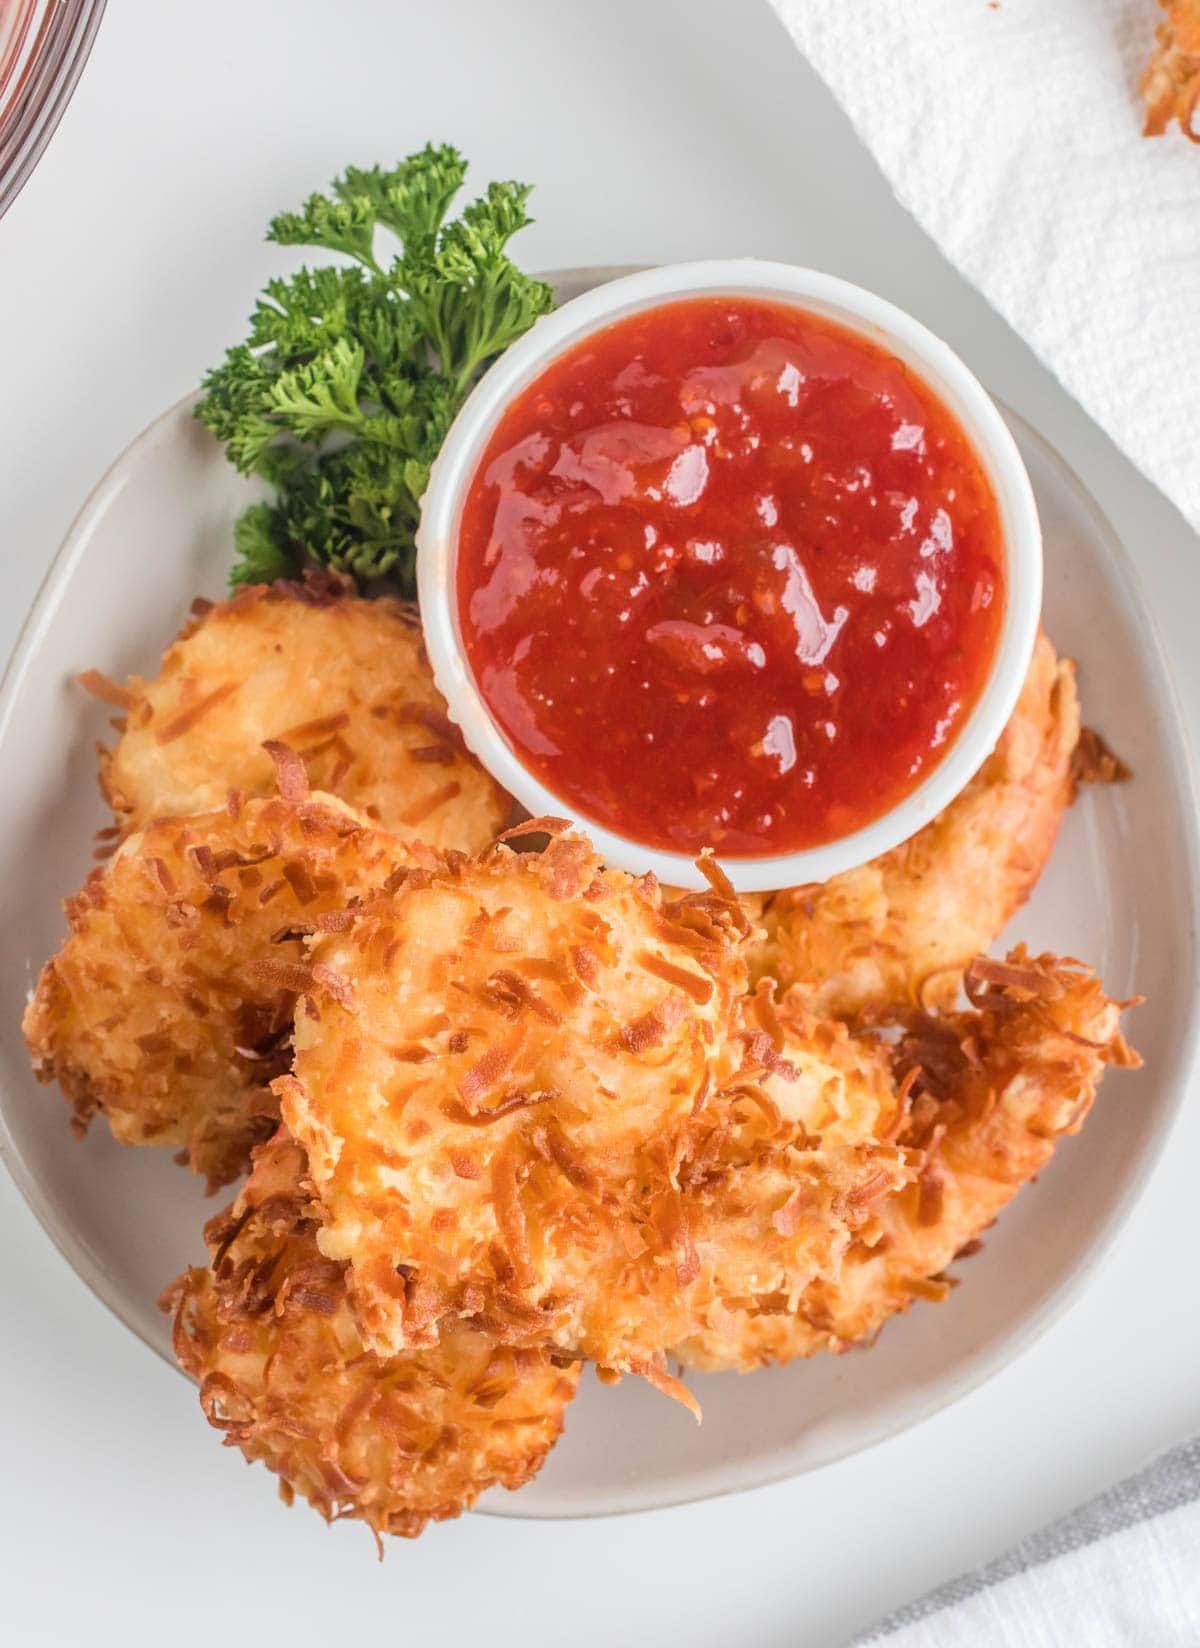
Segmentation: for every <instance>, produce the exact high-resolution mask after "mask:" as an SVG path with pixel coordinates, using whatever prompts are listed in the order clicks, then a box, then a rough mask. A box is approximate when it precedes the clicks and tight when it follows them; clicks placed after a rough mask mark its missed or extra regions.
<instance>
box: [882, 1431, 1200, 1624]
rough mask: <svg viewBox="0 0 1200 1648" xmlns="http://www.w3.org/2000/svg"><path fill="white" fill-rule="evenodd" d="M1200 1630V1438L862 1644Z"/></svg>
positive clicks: (947, 1588)
mask: <svg viewBox="0 0 1200 1648" xmlns="http://www.w3.org/2000/svg"><path fill="white" fill-rule="evenodd" d="M1198 1640H1200V1441H1196V1442H1191V1443H1188V1444H1186V1445H1185V1446H1184V1447H1182V1448H1176V1449H1174V1450H1173V1451H1172V1452H1171V1453H1167V1454H1164V1455H1163V1456H1162V1457H1161V1458H1160V1459H1157V1460H1155V1462H1154V1464H1153V1465H1151V1466H1149V1467H1148V1468H1147V1469H1146V1470H1144V1471H1142V1472H1141V1473H1140V1475H1138V1476H1133V1477H1130V1478H1129V1480H1128V1481H1127V1482H1121V1483H1119V1484H1118V1485H1117V1487H1115V1488H1110V1489H1109V1491H1108V1492H1107V1493H1105V1494H1101V1495H1100V1497H1099V1498H1098V1499H1093V1500H1092V1501H1091V1502H1090V1504H1087V1505H1084V1506H1083V1507H1082V1508H1081V1509H1080V1510H1078V1511H1076V1512H1075V1513H1074V1514H1073V1515H1072V1516H1068V1517H1064V1518H1063V1520H1062V1521H1061V1522H1055V1523H1053V1524H1051V1526H1050V1527H1048V1528H1043V1529H1042V1531H1041V1532H1040V1533H1037V1534H1034V1535H1033V1537H1032V1538H1031V1539H1027V1540H1025V1541H1024V1542H1023V1543H1022V1544H1020V1545H1018V1546H1016V1547H1015V1548H1014V1549H1013V1550H1011V1551H1010V1552H1009V1553H1008V1555H1007V1556H1003V1557H1001V1558H1000V1560H999V1561H998V1562H993V1563H991V1564H990V1565H989V1566H988V1567H987V1568H981V1569H980V1570H979V1572H978V1573H976V1574H967V1575H964V1577H963V1578H962V1579H956V1580H954V1581H952V1582H951V1584H949V1585H946V1586H943V1587H942V1589H941V1590H940V1591H935V1592H933V1593H932V1594H931V1595H930V1596H927V1597H924V1598H922V1600H921V1601H919V1602H914V1603H912V1604H911V1605H910V1606H909V1607H907V1608H903V1609H901V1611H900V1612H899V1613H898V1614H895V1615H894V1616H893V1617H892V1618H891V1619H889V1620H884V1621H883V1622H882V1624H880V1625H878V1626H876V1628H875V1629H874V1630H873V1631H869V1632H868V1633H867V1634H866V1635H865V1636H863V1637H859V1638H857V1639H856V1641H855V1644H854V1645H853V1648H867V1644H877V1645H878V1648H1063V1645H1066V1644H1079V1645H1081V1648H1192V1645H1193V1644H1195V1643H1196V1642H1197V1641H1198Z"/></svg>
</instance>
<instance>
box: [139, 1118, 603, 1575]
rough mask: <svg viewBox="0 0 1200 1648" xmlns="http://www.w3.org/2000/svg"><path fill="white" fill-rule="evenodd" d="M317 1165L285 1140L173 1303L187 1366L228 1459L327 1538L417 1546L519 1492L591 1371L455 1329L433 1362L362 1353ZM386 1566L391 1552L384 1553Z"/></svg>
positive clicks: (424, 1354) (427, 1355) (280, 1136)
mask: <svg viewBox="0 0 1200 1648" xmlns="http://www.w3.org/2000/svg"><path fill="white" fill-rule="evenodd" d="M316 1230H317V1223H316V1218H315V1216H314V1209H313V1206H312V1203H311V1200H310V1197H309V1195H308V1191H307V1185H306V1181H305V1161H304V1154H303V1152H302V1151H301V1150H300V1149H299V1147H298V1146H297V1145H296V1144H295V1143H294V1141H293V1140H292V1139H290V1138H289V1137H288V1135H287V1132H286V1130H285V1129H282V1128H281V1129H280V1130H279V1131H278V1132H277V1134H276V1135H275V1137H274V1138H273V1139H272V1140H271V1141H270V1143H269V1144H266V1145H263V1146H262V1147H261V1148H260V1149H259V1150H257V1151H256V1152H255V1159H254V1171H253V1173H252V1174H251V1176H250V1178H249V1180H248V1181H247V1183H246V1185H245V1187H244V1188H243V1190H242V1192H241V1194H240V1195H239V1197H238V1198H237V1201H236V1202H234V1204H233V1206H232V1207H231V1208H227V1209H226V1211H225V1212H224V1213H222V1214H219V1215H218V1216H217V1217H216V1218H215V1219H213V1220H211V1221H210V1222H209V1224H208V1226H207V1228H206V1230H205V1238H206V1240H207V1242H208V1246H209V1255H210V1257H209V1263H208V1265H207V1266H205V1267H204V1268H194V1269H192V1270H189V1271H187V1272H186V1273H185V1274H184V1275H183V1276H181V1277H180V1278H179V1280H178V1281H177V1282H175V1283H174V1284H173V1286H172V1287H171V1288H169V1289H168V1290H167V1292H166V1293H165V1294H164V1297H163V1308H164V1309H167V1310H170V1311H172V1313H173V1315H174V1322H175V1331H174V1343H175V1353H176V1356H177V1357H178V1359H179V1362H180V1364H181V1366H182V1367H183V1368H184V1370H185V1372H187V1373H189V1374H191V1376H192V1377H193V1378H194V1379H196V1380H197V1381H198V1382H199V1385H200V1404H201V1407H202V1408H203V1409H204V1413H205V1416H206V1417H207V1419H208V1421H209V1423H210V1424H212V1425H214V1426H216V1428H217V1429H218V1430H220V1431H223V1432H224V1440H225V1444H226V1446H229V1447H238V1448H240V1449H241V1450H242V1452H243V1453H244V1454H245V1456H246V1458H247V1459H248V1460H251V1461H253V1460H260V1461H261V1462H262V1463H263V1464H265V1465H266V1467H267V1469H268V1470H271V1471H274V1472H275V1474H276V1475H277V1476H278V1477H279V1490H280V1494H281V1495H282V1497H283V1499H284V1501H285V1502H286V1503H288V1504H290V1503H291V1502H292V1499H293V1497H294V1496H295V1495H296V1494H300V1495H301V1497H302V1498H304V1499H307V1500H308V1502H309V1504H311V1505H312V1506H313V1507H314V1508H315V1509H316V1510H317V1511H319V1512H320V1514H321V1515H322V1516H323V1517H324V1518H325V1520H326V1521H327V1522H332V1521H334V1520H337V1519H340V1518H342V1517H357V1518H359V1519H360V1520H361V1521H363V1522H365V1523H366V1524H367V1525H368V1526H369V1527H370V1528H371V1529H372V1530H373V1531H374V1533H375V1536H376V1539H377V1540H378V1538H379V1536H380V1535H382V1534H402V1535H404V1536H405V1537H407V1538H413V1537H415V1536H416V1535H417V1534H419V1533H420V1532H421V1531H422V1529H423V1528H424V1527H425V1526H426V1524H427V1523H429V1522H442V1521H445V1520H447V1519H448V1518H450V1517H455V1516H458V1515H459V1514H460V1513H461V1512H462V1511H465V1510H467V1509H469V1507H470V1506H471V1505H472V1504H473V1503H474V1502H475V1500H476V1499H477V1498H478V1497H479V1495H480V1494H481V1493H483V1492H484V1490H485V1489H487V1488H492V1487H505V1488H519V1487H521V1486H522V1485H523V1484H524V1483H526V1482H528V1481H529V1480H530V1478H531V1477H532V1476H534V1474H535V1473H536V1472H537V1470H538V1468H539V1467H540V1466H541V1464H542V1462H543V1460H544V1459H545V1457H546V1455H547V1454H548V1453H549V1451H550V1449H551V1447H553V1445H554V1443H555V1442H556V1441H557V1439H558V1436H559V1434H560V1432H561V1430H562V1424H563V1412H564V1410H565V1408H566V1405H567V1403H568V1402H569V1401H570V1400H571V1397H572V1396H573V1395H574V1393H575V1387H576V1385H577V1383H578V1379H579V1368H578V1366H577V1365H575V1366H569V1365H568V1366H560V1365H558V1364H557V1363H555V1362H554V1361H553V1360H552V1359H551V1358H550V1356H549V1355H548V1354H546V1353H545V1352H540V1351H535V1350H527V1349H526V1350H522V1349H513V1348H511V1347H507V1346H499V1345H497V1344H495V1343H494V1342H493V1341H492V1340H491V1339H489V1338H488V1337H487V1336H486V1335H485V1334H482V1333H479V1332H477V1331H475V1330H474V1329H472V1328H469V1327H467V1326H465V1325H463V1324H461V1323H455V1322H450V1323H447V1324H446V1325H445V1327H444V1329H443V1331H442V1334H441V1337H440V1339H439V1340H438V1342H437V1343H436V1344H435V1345H432V1346H431V1347H430V1348H429V1349H427V1350H422V1351H414V1352H410V1353H408V1354H406V1355H403V1356H396V1357H391V1358H389V1359H380V1358H379V1357H376V1356H372V1355H371V1353H370V1352H369V1351H368V1350H366V1349H365V1348H364V1346H363V1343H362V1339H361V1337H360V1335H359V1332H358V1327H357V1324H356V1322H355V1319H354V1315H353V1312H352V1311H351V1309H350V1302H349V1298H348V1296H347V1292H346V1267H345V1266H344V1265H342V1264H339V1263H337V1262H336V1261H335V1260H332V1259H326V1258H324V1257H323V1256H322V1254H321V1253H320V1251H319V1250H318V1247H317V1242H316ZM380 1550H381V1554H382V1546H381V1547H380Z"/></svg>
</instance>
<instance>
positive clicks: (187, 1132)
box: [24, 773, 410, 1190]
mask: <svg viewBox="0 0 1200 1648" xmlns="http://www.w3.org/2000/svg"><path fill="white" fill-rule="evenodd" d="M291 778H292V780H296V779H297V778H299V781H300V784H301V786H302V784H303V780H302V777H301V776H300V775H299V774H297V773H293V774H292V775H291ZM285 781H286V780H285ZM408 862H410V860H409V859H408V857H407V853H406V850H405V848H404V847H403V845H402V844H401V843H400V842H399V841H397V840H396V839H395V838H394V837H392V836H389V835H387V834H386V833H385V832H383V831H381V830H376V829H374V828H372V827H371V826H369V825H364V824H362V823H361V822H360V821H359V820H358V819H356V818H355V817H354V815H353V814H352V813H351V812H349V810H348V809H347V808H346V807H344V806H343V805H342V803H341V802H339V801H335V800H334V799H333V798H332V797H330V796H320V795H313V796H301V798H300V799H296V800H292V801H285V800H284V799H282V797H277V798H275V799H272V800H269V801H248V802H246V803H245V804H244V805H240V806H238V805H236V804H235V806H234V807H233V808H225V809H222V810H221V811H219V812H213V813H207V814H202V815H201V816H199V817H196V818H190V819H188V818H183V819H167V820H160V821H159V822H157V823H152V824H150V825H148V826H147V827H146V828H145V829H144V830H142V831H140V832H138V833H137V834H136V835H132V836H130V837H129V838H128V839H127V840H126V841H125V842H124V843H123V844H122V846H121V848H120V850H119V851H118V853H117V854H116V856H115V857H114V858H113V859H112V860H111V862H110V863H109V864H108V865H107V866H105V867H102V868H101V867H98V868H97V869H95V870H93V871H92V873H91V875H90V876H89V877H88V879H87V881H86V882H85V883H84V886H83V888H82V889H81V891H80V892H78V893H77V894H76V895H75V897H74V898H73V899H70V900H68V902H67V904H66V912H67V919H68V922H69V925H70V936H69V937H68V938H67V940H66V942H65V943H64V945H63V947H62V949H61V950H60V951H59V953H58V955H57V956H55V957H54V958H53V960H51V961H49V962H48V963H47V964H46V966H45V967H44V968H43V970H42V974H41V978H40V979H39V981H38V986H37V990H36V992H35V994H34V996H33V999H32V1001H31V1002H30V1004H29V1007H28V1009H27V1010H26V1013H25V1020H24V1030H25V1035H26V1038H27V1040H28V1043H29V1049H30V1052H31V1054H32V1056H33V1062H34V1068H35V1070H36V1072H37V1074H38V1077H39V1079H40V1080H42V1081H52V1080H57V1081H58V1083H59V1085H60V1086H61V1088H62V1090H63V1093H64V1094H65V1095H66V1097H67V1099H68V1101H69V1102H70V1104H71V1105H72V1108H73V1110H74V1124H73V1125H74V1127H75V1129H76V1131H77V1132H78V1133H80V1134H82V1133H84V1132H85V1131H86V1129H87V1126H88V1123H89V1121H90V1120H91V1117H92V1116H93V1115H94V1114H95V1113H96V1112H97V1111H100V1112H102V1113H103V1114H104V1116H105V1117H106V1119H107V1121H108V1124H109V1126H110V1127H111V1129H112V1131H113V1134H114V1135H115V1137H116V1138H118V1139H120V1140H121V1141H122V1142H123V1143H125V1144H162V1145H169V1146H171V1147H172V1148H174V1149H176V1150H179V1151H181V1152H182V1153H183V1155H184V1157H185V1158H186V1160H187V1162H188V1165H189V1166H190V1167H191V1168H192V1170H193V1171H194V1172H196V1173H202V1174H204V1175H205V1176H206V1177H207V1179H208V1182H209V1189H210V1190H211V1189H214V1188H216V1186H218V1185H221V1184H225V1183H226V1182H228V1181H229V1180H230V1179H232V1178H235V1177H236V1176H237V1175H238V1174H239V1173H241V1172H243V1171H244V1170H245V1167H246V1165H247V1162H248V1158H249V1152H250V1148H251V1146H252V1145H254V1144H257V1143H261V1142H262V1140H263V1139H265V1138H267V1137H269V1136H270V1133H271V1132H272V1131H273V1128H274V1125H275V1122H276V1120H277V1119H278V1105H277V1103H276V1101H275V1099H274V1097H273V1095H272V1093H271V1090H270V1085H269V1084H270V1082H271V1079H272V1077H274V1076H276V1075H278V1074H279V1073H280V1071H281V1070H286V1069H287V1067H288V1063H289V1060H290V1040H291V1027H292V1014H293V1008H294V1005H295V1001H296V993H297V991H298V990H299V989H300V988H302V987H303V986H304V985H305V984H306V983H307V982H308V979H309V972H308V967H307V962H306V955H305V948H304V937H305V935H306V934H308V933H310V932H312V931H313V930H314V929H316V928H318V927H320V926H322V925H324V924H327V923H336V922H338V921H342V920H347V919H349V914H350V911H351V910H352V908H353V906H354V904H355V902H356V900H357V899H358V898H359V896H360V895H362V894H363V893H366V892H373V891H374V890H375V889H376V888H378V887H380V886H382V885H383V884H384V883H385V882H386V881H387V878H388V877H389V876H390V875H391V874H392V873H393V871H395V870H396V869H397V868H398V866H400V865H401V864H405V863H408Z"/></svg>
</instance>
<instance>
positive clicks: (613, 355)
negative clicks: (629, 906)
mask: <svg viewBox="0 0 1200 1648" xmlns="http://www.w3.org/2000/svg"><path fill="white" fill-rule="evenodd" d="M457 600H458V615H459V623H460V628H461V632H462V636H463V640H464V643H465V647H466V652H467V658H468V661H469V664H470V667H471V669H472V671H473V673H474V675H475V679H476V681H477V683H478V686H479V688H480V690H481V692H482V694H483V697H484V698H485V700H486V701H487V703H488V705H489V706H490V708H491V711H492V714H493V716H494V717H495V719H496V721H497V722H498V724H499V726H500V727H501V728H502V730H503V732H504V734H505V736H506V737H507V739H508V740H509V742H510V744H511V745H512V747H513V748H514V750H515V751H516V753H517V754H518V755H519V756H520V758H521V759H522V761H523V762H524V763H525V764H526V766H527V767H529V768H530V769H532V771H533V772H535V773H536V774H537V776H538V777H539V778H540V779H541V781H542V782H543V783H544V784H545V785H546V786H547V787H548V788H549V789H550V790H551V791H553V792H554V793H555V794H556V795H558V796H559V797H561V798H562V801H563V802H564V804H565V805H566V806H567V807H568V808H569V809H571V810H572V811H574V812H575V813H576V814H577V815H578V816H580V817H581V818H583V819H584V820H588V819H590V820H592V821H595V822H598V823H600V824H602V825H604V826H606V827H608V828H609V829H612V830H614V831H616V832H618V833H619V834H622V835H625V836H628V837H632V838H634V839H635V840H639V841H642V842H644V843H646V844H647V845H650V846H654V847H659V848H666V849H668V850H674V851H677V852H685V853H695V852H698V851H699V850H701V849H702V848H704V847H712V848H714V849H715V850H716V851H717V852H718V853H720V854H723V855H724V856H726V857H745V856H760V855H764V854H775V853H784V852H789V851H792V850H794V849H797V848H802V847H809V846H815V845H817V844H820V843H823V842H827V841H830V840H833V839H836V838H837V837H839V836H842V835H845V834H847V833H849V832H850V831H852V830H855V829H857V828H859V827H860V826H862V825H865V824H867V823H869V822H870V821H871V820H873V819H875V818H877V817H879V816H880V815H881V814H882V813H884V812H885V811H887V810H888V809H889V808H890V807H891V806H893V805H894V804H895V803H896V802H897V801H899V800H901V799H902V798H903V797H904V796H905V795H906V794H907V793H908V792H909V791H911V790H912V789H913V788H914V787H915V786H916V785H917V784H918V783H919V782H920V780H921V779H922V778H924V777H925V776H926V774H927V773H928V772H929V771H930V770H931V768H933V767H934V766H935V765H936V764H937V763H938V762H939V761H940V760H941V759H942V757H943V756H944V755H945V753H946V751H947V749H948V748H949V747H950V745H951V744H952V743H953V741H954V738H955V736H956V735H957V733H958V732H959V730H960V728H961V727H962V725H963V723H964V721H965V719H966V717H967V715H968V714H969V712H970V710H971V708H972V706H973V705H974V703H975V700H976V698H977V697H978V695H979V693H980V690H981V688H982V686H983V683H984V680H985V678H986V676H987V673H988V667H989V664H990V661H991V659H992V656H993V653H994V651H995V647H996V644H997V639H998V633H999V629H1000V624H1001V619H1002V616H1003V608H1004V577H1003V548H1002V541H1001V527H1000V519H999V513H998V510H997V506H996V501H995V498H994V496H993V494H992V490H991V488H990V486H989V483H988V480H987V477H986V475H985V474H984V471H983V468H982V465H981V464H980V461H979V459H978V457H977V456H976V454H975V452H974V450H973V448H972V446H971V444H970V442H969V440H968V438H967V436H966V434H965V432H964V431H963V429H962V428H961V427H960V425H959V423H958V422H957V420H956V419H955V417H954V416H953V415H952V414H951V413H950V412H949V410H948V409H947V408H946V407H945V406H944V405H943V404H942V402H941V401H940V400H939V398H938V397H937V395H935V394H934V392H933V391H932V390H931V389H930V387H929V386H928V385H927V384H926V383H924V382H923V381H922V380H921V379H920V378H919V377H918V376H917V375H916V374H915V373H914V372H913V371H912V370H911V369H910V368H909V367H908V366H906V365H905V364H904V363H903V362H901V361H900V360H898V359H897V358H895V357H894V356H893V355H891V354H889V353H888V352H887V350H886V349H884V348H883V347H881V346H880V345H879V344H876V343H874V342H872V341H870V340H868V339H866V338H863V337H861V336H859V335H858V334H856V333H853V332H851V331H849V330H847V329H845V328H843V327H841V326H839V325H837V324H835V323H834V322H832V321H830V320H828V319H825V318H824V317H822V316H819V315H816V314H813V313H811V312H809V311H807V310H804V309H800V308H795V307H791V306H788V305H784V304H780V303H774V302H764V301H760V300H757V299H749V298H740V297H736V298H735V297H708V298H697V299H689V300H685V301H680V302H675V303H670V304H666V305H664V306H662V307H659V308H655V309H651V310H646V311H643V312H641V313H639V314H636V315H633V316H630V317H628V318H626V319H624V320H619V321H617V322H615V323H614V324H613V325H611V326H609V327H608V328H607V329H606V330H604V331H601V332H599V333H597V334H595V335H593V336H592V337H590V338H588V339H587V340H586V341H585V342H583V343H581V344H578V345H577V346H576V347H574V348H572V349H570V350H569V351H567V352H566V353H565V354H564V355H562V356H560V357H559V358H558V359H557V360H555V361H554V362H553V363H552V364H551V365H550V366H549V367H547V369H546V370H545V371H544V372H543V373H542V374H541V376H540V377H538V378H537V379H536V380H535V381H534V382H533V383H532V384H530V385H529V386H528V387H527V388H526V389H525V390H524V391H522V393H521V394H520V395H519V396H518V397H517V398H516V399H515V400H514V401H513V402H512V403H511V404H510V405H509V407H508V408H507V409H506V411H505V412H504V413H503V415H502V417H501V419H500V421H499V424H498V426H497V428H496V430H495V433H494V435H493V436H492V439H491V440H490V442H489V444H488V446H487V449H486V451H485V452H484V454H483V457H482V459H481V460H480V462H479V465H478V467H477V469H476V472H475V475H474V477H473V479H472V481H471V484H470V487H469V489H468V492H467V496H466V500H465V504H464V509H463V514H462V519H461V526H460V537H459V553H458V588H457Z"/></svg>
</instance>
